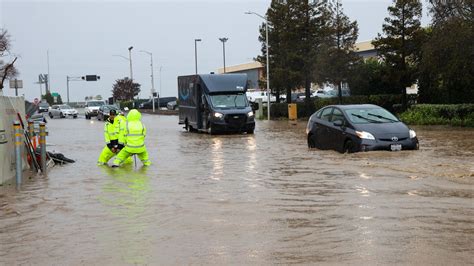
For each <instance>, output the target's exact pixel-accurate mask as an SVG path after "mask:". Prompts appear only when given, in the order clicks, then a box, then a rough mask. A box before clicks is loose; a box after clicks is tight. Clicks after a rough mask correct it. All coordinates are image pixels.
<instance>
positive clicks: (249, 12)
mask: <svg viewBox="0 0 474 266" xmlns="http://www.w3.org/2000/svg"><path fill="white" fill-rule="evenodd" d="M245 14H247V15H250V14H253V15H256V16H258V17H260V18H262V19H263V20H265V46H266V48H267V111H268V112H267V117H268V120H270V61H269V54H270V47H269V46H268V19H267V17H266V16H265V17H264V16H262V15H260V14H257V13H255V12H252V11H248V12H245Z"/></svg>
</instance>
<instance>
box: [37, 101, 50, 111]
mask: <svg viewBox="0 0 474 266" xmlns="http://www.w3.org/2000/svg"><path fill="white" fill-rule="evenodd" d="M48 111H49V104H48V103H46V102H44V103H39V104H38V113H47V112H48Z"/></svg>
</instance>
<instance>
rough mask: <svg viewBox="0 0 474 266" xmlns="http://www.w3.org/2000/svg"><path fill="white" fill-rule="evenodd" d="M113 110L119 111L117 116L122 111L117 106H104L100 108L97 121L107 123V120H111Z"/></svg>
mask: <svg viewBox="0 0 474 266" xmlns="http://www.w3.org/2000/svg"><path fill="white" fill-rule="evenodd" d="M111 110H115V111H117V114H118V112H119V111H120V109H119V108H118V107H117V106H115V105H102V106H100V107H99V113H98V114H97V120H102V121H105V120H107V119H109V114H110V111H111Z"/></svg>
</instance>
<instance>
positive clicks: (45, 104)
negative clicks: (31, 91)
mask: <svg viewBox="0 0 474 266" xmlns="http://www.w3.org/2000/svg"><path fill="white" fill-rule="evenodd" d="M39 106H40V107H49V104H47V103H40V104H39Z"/></svg>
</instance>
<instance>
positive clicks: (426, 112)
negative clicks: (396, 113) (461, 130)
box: [400, 104, 474, 127]
mask: <svg viewBox="0 0 474 266" xmlns="http://www.w3.org/2000/svg"><path fill="white" fill-rule="evenodd" d="M400 119H401V120H402V121H404V122H405V123H408V124H414V125H451V126H466V127H474V104H419V105H414V106H412V107H411V108H410V109H408V110H407V111H406V112H404V113H402V114H401V115H400Z"/></svg>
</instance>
